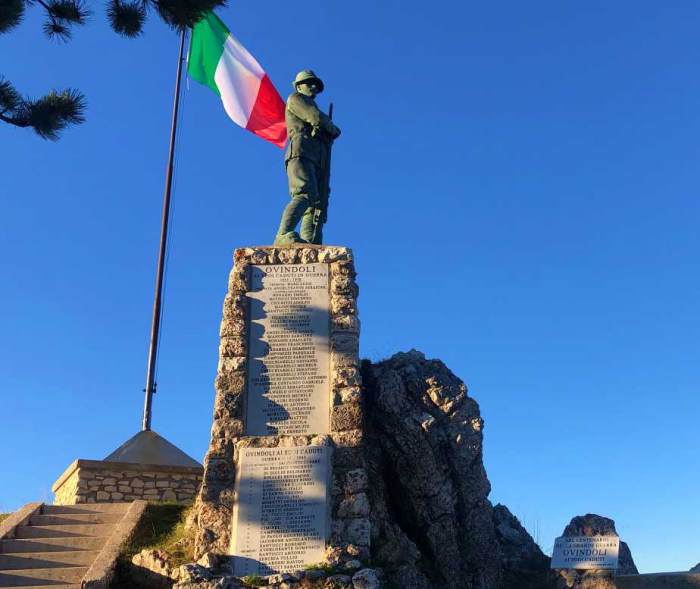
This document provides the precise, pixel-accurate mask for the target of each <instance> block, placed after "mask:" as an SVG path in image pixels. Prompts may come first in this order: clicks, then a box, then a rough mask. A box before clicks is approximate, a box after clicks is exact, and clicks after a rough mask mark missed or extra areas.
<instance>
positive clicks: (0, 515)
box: [0, 513, 12, 522]
mask: <svg viewBox="0 0 700 589" xmlns="http://www.w3.org/2000/svg"><path fill="white" fill-rule="evenodd" d="M10 515H12V514H11V513H0V522H2V520H4V519H7V518H8V517H10Z"/></svg>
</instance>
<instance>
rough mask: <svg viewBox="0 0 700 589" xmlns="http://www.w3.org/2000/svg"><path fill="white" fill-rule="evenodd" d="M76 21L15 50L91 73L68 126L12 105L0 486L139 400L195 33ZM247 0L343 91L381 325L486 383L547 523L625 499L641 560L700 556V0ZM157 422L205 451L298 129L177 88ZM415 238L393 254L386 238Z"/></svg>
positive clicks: (546, 531) (347, 149)
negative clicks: (220, 360) (237, 122)
mask: <svg viewBox="0 0 700 589" xmlns="http://www.w3.org/2000/svg"><path fill="white" fill-rule="evenodd" d="M93 4H94V9H95V14H94V16H93V18H92V20H91V22H90V24H89V25H88V26H86V27H84V28H82V29H76V30H75V32H74V39H73V40H72V41H71V42H70V43H67V44H63V45H60V44H59V45H56V44H54V43H52V42H50V41H48V40H46V39H45V38H44V37H43V34H42V32H41V26H40V24H41V22H40V18H39V11H38V10H37V9H36V8H33V9H30V10H29V13H28V16H27V19H26V21H25V22H24V23H23V24H22V25H21V27H20V28H19V29H17V30H16V31H15V32H13V33H11V34H8V35H4V36H0V71H2V73H4V74H5V75H6V76H7V77H8V78H9V79H11V80H12V81H13V82H14V83H15V84H16V85H17V86H18V88H19V89H20V90H21V91H23V92H25V93H28V94H30V95H34V96H36V95H40V94H41V93H43V92H44V91H46V90H47V89H49V88H51V87H54V86H55V87H58V88H62V87H65V86H72V87H77V88H80V89H81V90H82V91H83V92H85V94H86V95H87V97H88V100H89V110H88V112H87V117H88V120H87V123H86V124H84V125H82V126H79V127H74V128H71V129H69V130H67V131H66V132H65V134H64V136H63V138H62V139H61V140H60V141H59V142H58V143H50V142H45V141H43V140H41V139H40V138H38V137H37V136H35V135H34V134H33V133H32V132H31V131H27V130H22V129H15V128H11V127H9V126H7V125H0V158H1V159H0V162H2V175H1V177H0V198H1V199H2V204H1V206H2V209H1V210H2V214H1V215H0V224H1V230H0V275H2V277H3V279H2V288H0V309H2V322H1V324H2V329H1V330H0V395H1V397H0V400H1V405H0V406H1V408H2V409H1V411H2V414H1V420H0V422H1V423H2V425H1V426H0V447H1V448H2V459H1V462H2V464H1V468H0V472H1V473H2V475H1V484H0V511H1V510H11V509H15V508H17V507H18V506H19V505H21V504H23V503H25V502H28V501H34V500H49V499H50V496H51V495H50V487H51V484H52V482H53V481H54V480H55V479H56V478H57V477H58V475H60V474H61V472H62V471H63V469H64V468H66V466H67V465H68V464H69V463H70V462H71V461H72V460H74V459H75V458H90V459H99V458H103V457H104V456H105V455H107V454H108V453H110V452H111V451H112V450H114V449H115V448H116V447H117V446H118V445H120V444H121V443H122V442H123V441H124V440H126V439H127V438H128V437H130V436H131V435H132V434H134V433H136V431H137V430H138V429H139V427H140V418H141V409H142V393H141V389H142V388H143V381H144V373H145V365H146V349H147V343H148V342H147V338H148V329H149V322H150V313H151V301H152V291H153V281H154V278H153V277H154V267H155V256H156V250H157V243H158V225H159V219H160V211H161V208H160V207H161V198H162V187H163V177H164V169H165V160H166V154H167V139H168V129H169V121H170V109H171V101H172V86H173V78H174V73H175V60H176V50H177V37H176V35H175V34H173V33H172V32H171V31H169V30H168V29H167V28H166V27H165V26H164V25H163V24H162V23H161V22H160V21H159V20H158V19H157V18H156V17H155V16H154V15H152V16H151V18H150V20H149V23H148V26H147V30H146V34H145V35H144V36H143V37H141V38H139V39H137V40H126V39H123V38H121V37H118V36H117V35H116V34H114V33H112V32H111V30H110V29H109V28H108V26H107V23H106V19H105V17H104V14H103V8H102V5H101V3H99V2H96V3H93ZM294 6H298V3H296V2H294V3H292V2H274V3H272V4H267V5H265V6H264V7H262V6H261V4H260V3H259V2H252V1H250V0H239V1H237V2H234V1H232V2H231V4H230V7H229V8H227V9H224V10H221V11H220V15H221V17H222V18H223V20H224V21H225V22H226V23H227V24H228V26H229V27H230V28H231V30H232V31H233V32H234V34H236V35H237V36H238V38H239V39H240V40H241V41H242V42H243V43H244V45H246V47H247V48H248V49H249V50H250V51H251V52H252V53H253V54H254V55H255V56H256V57H257V58H258V60H259V61H260V62H261V63H262V65H263V67H265V69H266V70H267V72H268V73H269V74H270V76H271V78H272V80H273V82H274V83H275V84H276V85H277V87H278V89H279V90H280V92H281V93H283V94H284V95H286V94H287V92H288V90H289V89H290V80H291V79H292V78H293V76H294V74H295V73H296V72H297V71H298V70H299V69H302V68H307V67H312V68H313V69H314V70H316V72H317V73H318V74H320V75H321V76H322V77H323V79H324V80H325V82H326V87H327V91H326V93H325V94H323V95H322V96H321V97H320V103H321V104H322V105H323V106H324V107H325V106H326V105H327V103H328V100H329V99H332V100H334V102H335V105H336V120H337V121H338V124H339V125H340V126H341V128H342V129H343V136H342V137H341V139H340V140H339V141H338V143H337V145H336V151H335V155H334V158H335V159H334V165H335V168H334V170H333V196H332V208H331V212H330V223H329V224H328V226H327V231H326V235H327V241H328V242H330V243H335V244H342V245H348V246H351V247H352V248H353V249H354V250H355V252H356V257H357V267H358V271H359V281H360V285H361V291H362V292H361V300H360V302H361V308H360V312H361V316H362V321H363V323H362V325H363V333H362V353H363V355H364V356H365V357H369V358H372V359H379V358H384V357H387V356H389V355H391V354H392V353H393V352H395V351H399V350H406V349H410V348H417V349H420V350H422V351H424V352H425V353H426V354H427V355H428V356H429V357H433V358H441V359H443V360H444V361H445V362H446V363H447V365H448V366H449V367H450V368H451V369H452V370H453V371H454V372H455V373H456V374H458V375H459V376H460V377H462V378H463V379H464V380H465V381H466V382H467V383H468V385H469V388H470V391H471V394H472V395H473V396H474V397H475V398H476V399H477V400H478V401H479V403H480V405H481V409H482V412H483V415H484V418H485V420H486V429H485V463H486V468H487V472H488V475H489V478H490V480H491V483H492V486H493V491H492V495H491V499H492V500H493V501H494V502H503V503H505V504H506V505H508V506H509V507H510V508H511V509H512V510H513V512H514V513H515V514H516V515H518V516H519V517H520V518H521V519H522V520H523V522H524V523H525V525H526V526H527V527H528V529H530V531H531V532H533V533H534V534H535V535H536V536H537V537H538V539H539V541H540V543H541V545H542V547H543V548H544V549H545V550H549V549H551V546H552V544H553V541H554V538H555V537H556V536H557V535H559V534H560V533H561V531H562V529H563V527H564V526H565V524H566V523H567V522H568V521H569V519H570V518H571V517H572V516H574V515H578V514H583V513H586V512H594V513H599V514H602V515H605V516H609V517H612V518H614V519H615V521H616V522H617V525H618V530H619V531H620V533H621V535H622V537H623V539H624V540H626V541H627V542H628V543H629V544H630V546H631V549H632V552H633V555H634V557H635V559H636V561H637V563H638V565H639V567H640V569H641V570H642V571H645V572H652V571H661V570H683V569H688V568H689V567H690V566H692V565H694V564H696V563H697V562H698V561H700V540H698V534H697V530H698V528H700V493H698V488H700V440H699V439H698V415H699V414H700V395H698V389H699V388H700V365H699V363H698V347H699V345H698V342H700V263H699V260H698V251H699V246H700V238H699V236H698V221H699V218H698V217H699V213H700V204H699V200H698V186H699V181H700V166H698V160H699V158H700V139H699V138H700V114H699V106H698V105H700V70H699V68H698V64H699V62H700V34H699V33H698V31H699V30H700V8H699V7H698V4H697V2H695V1H691V0H679V1H677V2H673V3H663V2H658V1H655V0H654V1H652V0H642V1H639V0H636V1H634V2H633V1H631V0H619V1H617V2H609V1H603V0H595V1H592V2H583V3H582V2H571V1H567V2H539V3H538V2H520V1H515V0H510V1H503V2H491V3H485V2H469V3H464V2H455V1H453V2H415V1H407V0H403V1H400V2H399V1H396V0H394V1H383V2H374V1H364V0H363V1H360V2H324V1H322V0H309V1H308V2H305V3H304V4H303V7H302V8H299V9H295V8H294ZM183 97H184V99H183V110H182V120H181V124H182V127H181V133H180V136H179V141H180V143H179V148H178V152H177V173H176V179H175V191H174V208H173V213H174V221H173V232H172V241H171V247H170V253H169V265H168V274H167V292H166V302H165V315H164V330H163V339H162V344H163V345H162V349H161V352H160V365H159V374H158V381H159V393H158V395H157V396H156V398H155V407H154V411H155V414H154V421H153V426H154V429H155V430H156V431H158V432H159V433H161V434H163V435H164V436H166V437H167V438H168V439H170V440H171V441H173V442H174V443H176V444H178V445H179V446H180V447H181V448H183V449H184V450H185V451H187V452H188V453H189V454H191V455H192V456H194V457H196V458H198V459H200V460H201V458H202V457H203V455H204V452H205V451H206V447H207V443H208V438H209V428H210V424H211V413H212V402H213V380H214V376H215V370H216V362H217V339H218V324H219V321H220V313H221V302H222V300H223V296H224V294H225V290H226V284H227V275H228V272H229V269H230V265H231V252H232V250H233V249H234V248H235V247H237V246H242V245H250V244H265V243H269V242H270V240H271V239H272V237H273V234H274V231H275V228H276V224H277V222H278V219H279V214H280V212H281V209H282V207H283V206H284V204H285V203H286V202H287V198H288V197H287V194H286V184H285V182H286V179H285V176H284V172H283V167H282V159H281V157H282V152H281V151H280V150H279V149H277V148H276V147H274V146H272V145H270V144H267V143H265V142H263V141H261V140H259V139H257V138H256V137H254V136H252V135H250V134H248V133H247V132H245V131H243V130H242V129H240V128H238V127H235V126H234V125H233V124H232V123H230V122H229V120H228V118H227V117H226V115H225V113H224V111H223V108H222V107H221V104H220V102H219V100H218V98H217V97H216V96H215V95H214V94H213V93H212V92H211V91H210V90H208V89H207V88H205V87H203V86H199V85H198V84H196V83H194V82H190V84H189V87H188V88H186V89H185V91H184V94H183ZM391 253H394V254H395V259H394V260H393V261H392V262H391V263H386V262H384V261H382V260H386V258H387V255H388V254H391Z"/></svg>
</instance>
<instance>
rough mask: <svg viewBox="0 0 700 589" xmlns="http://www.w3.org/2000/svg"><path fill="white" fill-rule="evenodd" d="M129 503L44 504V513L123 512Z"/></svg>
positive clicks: (42, 511) (42, 509) (42, 510)
mask: <svg viewBox="0 0 700 589" xmlns="http://www.w3.org/2000/svg"><path fill="white" fill-rule="evenodd" d="M129 505H131V503H80V504H79V505H44V506H43V507H42V508H41V513H43V514H44V515H59V514H60V515H62V514H68V513H76V514H79V513H121V514H123V513H125V512H126V510H127V509H129Z"/></svg>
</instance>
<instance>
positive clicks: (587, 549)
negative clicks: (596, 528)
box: [551, 536, 620, 570]
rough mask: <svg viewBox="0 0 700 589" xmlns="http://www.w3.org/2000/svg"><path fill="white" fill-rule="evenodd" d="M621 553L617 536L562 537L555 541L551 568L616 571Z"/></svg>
mask: <svg viewBox="0 0 700 589" xmlns="http://www.w3.org/2000/svg"><path fill="white" fill-rule="evenodd" d="M619 553H620V538H618V537H617V536H560V537H559V538H557V539H556V540H555V541H554V550H553V551H552V564H551V568H553V569H611V570H614V569H616V568H617V561H618V557H619Z"/></svg>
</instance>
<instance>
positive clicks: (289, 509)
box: [231, 446, 331, 577]
mask: <svg viewBox="0 0 700 589" xmlns="http://www.w3.org/2000/svg"><path fill="white" fill-rule="evenodd" d="M330 457H331V448H330V447H328V446H293V447H278V448H245V449H241V450H239V462H238V477H237V480H236V502H235V504H234V509H233V534H232V536H231V553H232V554H233V555H234V574H235V575H236V576H238V577H244V576H247V575H262V576H265V575H269V574H272V573H279V572H292V571H295V570H300V569H303V568H304V567H305V566H308V565H310V564H316V563H318V562H321V561H322V560H323V554H324V551H325V548H326V539H327V537H328V518H329V514H328V486H329V480H328V479H329V477H330Z"/></svg>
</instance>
